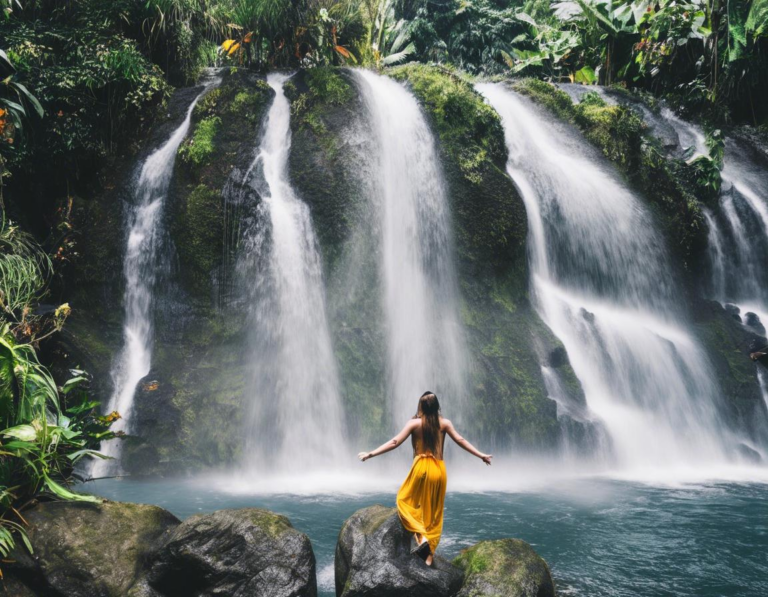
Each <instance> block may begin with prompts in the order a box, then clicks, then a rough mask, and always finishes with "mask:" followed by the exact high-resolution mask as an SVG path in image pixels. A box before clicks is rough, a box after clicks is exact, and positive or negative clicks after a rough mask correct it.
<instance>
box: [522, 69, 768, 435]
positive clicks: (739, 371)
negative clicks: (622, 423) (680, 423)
mask: <svg viewBox="0 0 768 597" xmlns="http://www.w3.org/2000/svg"><path fill="white" fill-rule="evenodd" d="M512 85H513V88H514V89H515V90H516V91H517V92H519V93H521V94H523V95H526V96H528V97H529V98H531V99H532V100H533V101H535V102H536V103H538V104H540V105H542V106H544V107H545V108H546V109H548V110H549V111H550V112H552V113H553V114H554V115H555V116H557V117H558V118H560V119H562V120H564V121H566V122H570V123H572V124H573V125H575V126H576V127H578V128H579V129H580V130H581V132H582V133H583V134H584V136H585V137H586V138H587V139H588V140H589V141H590V142H591V143H593V144H594V145H595V146H596V147H597V148H599V149H600V150H601V152H602V153H603V154H604V155H605V156H606V157H607V158H608V159H609V160H611V161H612V162H613V163H614V164H616V166H617V168H618V170H619V172H620V173H622V174H623V176H624V177H625V179H626V181H627V184H628V185H629V186H630V187H631V188H632V189H634V190H635V191H637V192H638V193H639V194H640V195H641V196H642V197H643V198H644V199H645V201H646V204H647V205H648V206H649V207H650V208H651V209H652V211H653V212H654V214H655V219H656V221H657V222H658V223H659V225H660V227H661V231H662V233H663V235H664V238H665V239H666V242H667V244H668V246H669V248H670V255H671V262H672V266H673V267H674V268H675V270H676V271H677V272H678V273H679V281H680V285H679V288H680V290H681V300H683V301H685V302H686V303H687V306H688V310H689V312H690V313H691V319H692V320H693V323H694V330H695V332H696V334H697V336H698V338H699V340H700V341H701V343H702V344H703V346H704V347H705V349H706V351H707V355H708V357H709V361H710V365H711V369H712V373H713V374H714V376H715V378H716V379H717V381H718V382H719V385H720V389H721V391H722V396H723V397H724V401H723V404H722V405H721V406H722V407H723V410H722V412H723V413H724V414H725V415H726V416H727V417H728V419H729V420H728V421H727V422H729V423H730V424H731V425H732V426H733V427H734V428H736V429H740V430H745V431H747V433H750V434H752V435H753V436H754V437H758V436H759V435H760V432H759V431H758V430H757V429H756V425H759V424H758V423H756V422H755V421H763V420H764V418H763V417H764V415H763V412H764V407H763V404H762V398H761V392H760V388H759V385H758V381H757V376H756V375H755V365H754V364H753V363H752V362H751V361H750V360H749V352H750V350H749V346H750V345H751V344H752V343H753V342H755V341H756V340H755V339H756V336H755V334H754V333H752V332H750V331H749V330H748V329H746V327H745V326H744V325H742V322H741V321H740V320H739V319H738V317H736V318H734V317H732V316H731V315H729V314H728V313H726V312H725V310H724V309H723V308H722V307H721V306H720V305H718V304H717V303H713V302H710V301H707V300H704V298H703V297H702V296H701V287H702V285H701V279H702V277H704V276H707V275H708V271H707V266H706V264H705V263H704V262H705V259H704V258H705V255H706V243H707V228H706V223H705V220H704V217H703V212H702V204H703V203H705V202H707V201H710V200H711V199H712V197H711V190H709V189H706V188H703V187H701V186H700V185H699V183H698V181H697V180H696V174H695V172H694V170H693V168H692V167H691V166H690V165H689V164H687V163H686V162H685V161H684V160H682V159H680V158H679V157H678V156H677V155H676V154H675V153H674V152H672V151H670V147H669V146H668V141H666V140H663V139H661V138H659V137H656V136H654V134H653V133H652V131H651V128H650V126H647V125H646V123H645V121H644V120H643V117H642V115H641V114H642V111H641V110H636V109H634V108H633V107H632V104H637V103H644V104H646V107H647V109H648V110H650V111H652V112H655V111H657V110H658V106H656V105H654V103H653V100H648V98H645V97H635V96H630V95H629V94H628V92H626V91H620V90H615V89H612V90H610V93H611V94H613V95H617V96H618V97H620V98H621V99H622V100H625V101H624V102H623V103H622V104H620V105H609V104H607V103H606V102H605V101H604V100H603V99H602V98H601V97H600V96H599V95H598V94H597V93H587V94H585V95H584V96H583V97H582V101H581V102H580V103H579V104H574V103H573V102H572V101H571V98H570V97H569V96H568V94H566V93H565V92H563V91H561V90H559V89H558V88H556V87H555V86H553V85H551V84H549V83H545V82H543V81H538V80H534V79H524V80H521V81H517V82H514V83H512ZM629 100H631V101H629ZM673 132H674V131H673ZM675 135H676V134H675Z"/></svg>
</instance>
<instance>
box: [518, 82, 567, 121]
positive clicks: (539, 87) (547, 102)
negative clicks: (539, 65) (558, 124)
mask: <svg viewBox="0 0 768 597" xmlns="http://www.w3.org/2000/svg"><path fill="white" fill-rule="evenodd" d="M514 87H515V91H517V92H519V93H522V94H523V95H527V96H528V97H530V98H531V99H532V100H533V101H535V102H536V103H537V104H540V105H542V106H545V107H546V108H547V109H548V110H549V111H550V112H552V113H554V114H555V115H556V116H558V117H559V118H561V119H562V120H571V119H572V118H573V102H572V101H571V98H570V97H569V96H568V94H567V93H565V91H562V90H560V89H558V88H557V87H555V86H554V85H551V84H549V83H547V82H545V81H540V80H539V79H523V80H521V81H518V82H516V83H515V85H514Z"/></svg>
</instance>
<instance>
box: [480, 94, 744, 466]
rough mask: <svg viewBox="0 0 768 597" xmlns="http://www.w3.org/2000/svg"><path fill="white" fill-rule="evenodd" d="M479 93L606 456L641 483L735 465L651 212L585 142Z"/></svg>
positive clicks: (541, 291) (546, 307)
mask: <svg viewBox="0 0 768 597" xmlns="http://www.w3.org/2000/svg"><path fill="white" fill-rule="evenodd" d="M477 88H478V91H480V93H482V94H483V95H484V96H485V97H486V99H487V100H488V101H489V103H490V104H491V105H492V106H493V107H494V108H495V109H496V111H497V112H498V113H499V114H500V116H501V118H502V121H503V125H504V129H505V134H506V141H507V146H508V150H509V162H508V165H507V168H508V172H509V175H510V176H511V177H512V179H513V180H514V181H515V183H516V185H517V187H518V189H519V190H520V192H521V195H522V197H523V200H524V202H525V205H526V210H527V213H528V221H529V253H530V264H531V274H532V299H533V301H534V304H535V306H536V308H537V310H538V312H539V314H540V316H541V317H542V319H544V321H545V322H546V323H547V325H548V326H549V327H550V328H551V329H552V331H553V332H554V333H555V335H556V336H557V337H558V338H559V339H560V340H561V341H562V342H563V344H564V345H565V348H566V350H567V352H568V355H569V357H570V361H571V364H572V366H573V368H574V371H575V373H576V375H577V376H578V378H579V380H580V381H581V383H582V386H583V388H584V392H585V395H586V399H587V405H588V407H589V409H590V411H591V412H592V413H593V414H594V415H595V416H596V417H597V418H598V419H599V420H601V421H602V422H603V423H604V426H605V429H606V431H607V432H608V434H609V436H610V440H611V444H612V449H611V450H610V454H604V455H603V456H604V457H606V458H611V459H614V461H615V462H614V465H615V467H616V469H617V470H618V471H619V472H620V473H621V474H627V475H629V476H636V477H637V476H646V475H658V474H663V472H662V471H671V470H677V471H682V470H692V469H702V468H706V467H712V466H713V465H722V464H724V463H726V462H727V461H728V449H727V447H726V443H727V441H728V439H729V432H728V431H727V430H726V429H723V428H721V425H720V424H719V420H718V413H717V409H716V406H715V405H716V401H717V400H718V388H717V384H716V381H715V380H714V378H713V377H712V375H711V374H710V367H709V364H708V362H707V359H706V357H705V355H704V352H703V350H702V349H701V348H700V347H699V346H698V344H697V342H696V340H695V339H694V337H693V335H692V334H691V333H690V332H689V331H688V330H687V329H686V325H685V324H684V323H683V322H684V320H685V318H684V314H683V313H682V312H681V310H680V309H679V308H678V307H677V306H676V304H675V300H674V299H675V296H676V288H675V283H674V281H673V274H672V271H671V269H670V268H669V266H668V264H667V261H666V255H665V251H664V248H663V241H662V239H661V238H660V237H659V236H658V235H657V234H656V233H655V232H654V223H653V221H652V218H651V217H650V215H649V214H648V212H647V210H646V209H645V208H644V206H643V205H642V203H641V202H640V201H639V200H638V199H637V198H636V197H635V196H634V195H633V194H632V193H631V192H630V191H629V190H628V189H627V188H626V187H625V186H624V185H623V184H622V183H621V182H620V181H619V180H618V178H617V176H616V175H615V174H614V173H613V172H612V170H611V169H610V168H609V167H607V166H605V165H603V164H602V162H601V160H600V159H599V158H598V157H597V156H596V154H595V152H594V151H593V150H592V149H591V148H590V147H589V145H588V144H587V143H586V142H585V141H584V140H583V139H581V138H580V137H578V136H576V135H574V134H573V133H572V132H570V130H568V129H567V128H566V127H564V126H561V125H559V124H557V123H555V122H554V121H553V119H552V118H549V117H546V116H544V115H543V114H542V113H541V112H540V111H539V110H538V109H537V108H536V107H534V106H533V104H531V103H530V102H529V101H528V100H526V99H524V98H522V97H520V96H518V95H516V94H515V93H513V92H511V91H510V90H508V89H507V88H505V87H504V86H503V85H498V84H481V85H478V86H477Z"/></svg>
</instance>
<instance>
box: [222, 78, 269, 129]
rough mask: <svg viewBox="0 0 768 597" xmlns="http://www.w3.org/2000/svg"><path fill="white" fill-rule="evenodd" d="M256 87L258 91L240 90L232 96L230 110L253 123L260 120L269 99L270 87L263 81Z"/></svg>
mask: <svg viewBox="0 0 768 597" xmlns="http://www.w3.org/2000/svg"><path fill="white" fill-rule="evenodd" d="M256 88H257V90H256V91H238V92H237V93H236V94H235V96H234V97H233V98H232V101H231V102H230V104H229V108H228V111H229V112H230V113H232V114H239V115H241V116H244V117H245V118H246V119H247V120H248V121H249V122H251V123H254V122H257V121H258V120H260V119H261V115H262V111H263V109H264V107H265V104H266V103H267V101H268V99H269V93H268V92H269V91H270V87H269V85H267V84H266V83H264V82H263V81H259V82H258V83H257V84H256Z"/></svg>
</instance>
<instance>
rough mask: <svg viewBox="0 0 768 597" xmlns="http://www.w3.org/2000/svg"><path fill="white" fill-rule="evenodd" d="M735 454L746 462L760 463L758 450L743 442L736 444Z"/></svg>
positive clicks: (760, 458)
mask: <svg viewBox="0 0 768 597" xmlns="http://www.w3.org/2000/svg"><path fill="white" fill-rule="evenodd" d="M736 454H737V455H738V456H739V458H741V460H743V461H745V462H748V463H749V464H760V463H761V462H762V461H763V457H762V456H760V452H758V451H757V450H754V449H753V448H750V447H749V446H748V445H746V444H743V443H740V444H737V445H736Z"/></svg>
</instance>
